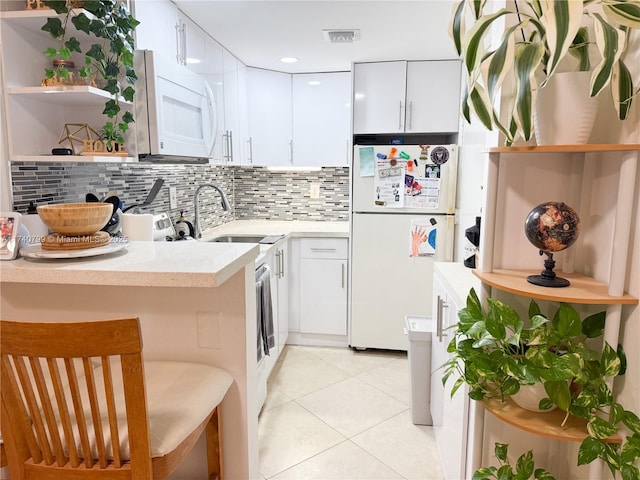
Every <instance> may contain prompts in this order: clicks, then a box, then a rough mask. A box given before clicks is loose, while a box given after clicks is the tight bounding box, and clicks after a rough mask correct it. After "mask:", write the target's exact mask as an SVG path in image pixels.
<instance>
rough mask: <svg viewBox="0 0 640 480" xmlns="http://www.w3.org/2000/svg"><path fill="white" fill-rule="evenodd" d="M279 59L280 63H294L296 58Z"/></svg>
mask: <svg viewBox="0 0 640 480" xmlns="http://www.w3.org/2000/svg"><path fill="white" fill-rule="evenodd" d="M280 61H281V62H282V63H296V62H297V61H298V59H297V58H296V57H282V58H281V59H280Z"/></svg>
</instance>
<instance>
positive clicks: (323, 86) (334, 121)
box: [293, 72, 351, 166]
mask: <svg viewBox="0 0 640 480" xmlns="http://www.w3.org/2000/svg"><path fill="white" fill-rule="evenodd" d="M350 80H351V74H350V73H349V72H334V73H322V74H297V75H293V163H294V165H304V166H345V165H348V164H349V134H350V129H349V105H350V103H349V95H350V90H351V87H350Z"/></svg>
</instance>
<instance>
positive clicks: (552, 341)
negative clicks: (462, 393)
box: [443, 289, 640, 480]
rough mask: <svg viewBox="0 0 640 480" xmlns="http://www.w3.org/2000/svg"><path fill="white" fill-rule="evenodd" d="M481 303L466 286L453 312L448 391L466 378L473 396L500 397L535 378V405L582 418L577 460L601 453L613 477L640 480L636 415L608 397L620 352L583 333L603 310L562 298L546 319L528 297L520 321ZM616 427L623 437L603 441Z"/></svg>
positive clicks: (600, 323) (597, 329)
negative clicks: (583, 313) (539, 392)
mask: <svg viewBox="0 0 640 480" xmlns="http://www.w3.org/2000/svg"><path fill="white" fill-rule="evenodd" d="M487 303H488V309H487V310H486V311H485V310H484V309H483V308H482V305H481V303H480V301H479V299H478V296H477V294H476V292H475V290H473V289H472V290H471V291H470V292H469V295H468V297H467V305H466V307H465V308H463V309H462V310H460V312H459V314H458V316H459V322H458V323H457V324H456V326H455V327H453V331H454V333H455V335H454V337H453V338H452V340H451V342H450V343H449V345H448V348H447V350H448V352H449V353H451V357H450V360H449V361H447V362H446V363H445V365H444V368H445V373H444V375H443V383H446V382H447V380H448V379H449V378H450V377H451V376H452V375H453V374H454V373H457V374H459V378H458V379H457V380H456V382H455V383H454V386H453V387H452V390H451V395H454V394H455V392H456V391H457V390H458V389H459V387H460V386H461V385H462V384H463V383H467V384H468V385H469V387H470V392H469V396H470V397H471V398H472V399H474V400H484V399H486V398H492V397H493V398H500V399H501V400H504V398H505V397H506V396H512V395H514V394H516V393H518V391H519V390H520V388H522V386H523V385H529V384H536V383H539V384H542V385H543V386H544V391H545V393H546V397H545V398H542V399H541V400H540V402H539V407H540V409H541V410H547V409H549V408H550V407H552V406H554V405H555V406H557V407H558V408H560V409H562V410H563V411H565V412H566V415H565V421H566V419H567V418H568V416H569V415H573V416H576V417H579V418H583V419H584V420H585V421H586V426H587V432H588V436H587V437H586V438H585V440H584V441H583V442H582V443H581V445H580V448H579V452H578V465H582V464H586V463H590V462H591V461H593V460H595V459H596V458H600V459H602V460H603V461H604V462H605V463H607V465H608V466H609V468H610V470H611V471H612V473H613V474H614V476H615V472H622V474H623V478H625V479H627V478H632V479H636V480H637V479H640V473H639V472H638V467H637V466H636V463H637V460H638V458H640V420H639V419H638V416H637V415H636V414H635V413H633V412H631V411H628V410H625V409H624V407H623V406H622V405H620V404H619V403H617V402H615V401H614V398H613V393H612V391H611V389H610V386H609V382H608V381H609V380H610V379H611V378H612V377H615V376H618V375H623V374H624V373H625V371H626V357H625V355H624V352H623V351H622V348H621V347H618V349H617V350H616V349H614V348H612V347H611V346H610V345H609V344H608V343H606V342H604V345H603V348H602V349H601V351H600V350H598V351H596V350H593V349H591V348H589V347H588V346H587V339H591V340H594V339H595V340H597V339H598V338H600V337H601V336H602V335H603V332H604V322H605V313H604V312H599V313H596V314H594V315H590V316H588V317H586V318H585V319H584V320H581V319H580V316H579V315H578V313H577V311H576V310H575V309H574V308H573V307H571V306H570V305H568V304H564V303H561V304H560V305H559V307H558V310H557V311H556V313H555V314H554V316H553V317H552V318H551V320H549V319H547V318H546V317H545V316H544V315H542V314H541V312H540V308H539V306H538V305H537V304H536V302H535V301H533V300H532V301H531V302H530V305H529V311H528V317H529V318H528V322H527V323H526V324H525V322H524V321H523V320H522V319H521V318H520V316H519V315H518V313H517V312H516V311H515V310H514V309H513V308H512V307H510V306H509V305H507V304H505V303H503V302H501V301H499V300H495V299H488V300H487ZM623 426H624V427H625V428H627V429H628V430H629V431H630V433H631V434H630V436H628V437H627V438H626V440H625V441H623V442H622V443H621V444H614V443H608V442H607V439H608V438H609V437H611V436H613V435H615V434H616V433H618V431H619V430H620V429H622V428H623Z"/></svg>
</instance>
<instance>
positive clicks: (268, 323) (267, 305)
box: [256, 265, 276, 355]
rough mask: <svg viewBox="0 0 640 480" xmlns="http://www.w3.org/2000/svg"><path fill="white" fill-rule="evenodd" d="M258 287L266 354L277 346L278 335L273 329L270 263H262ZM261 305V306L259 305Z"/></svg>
mask: <svg viewBox="0 0 640 480" xmlns="http://www.w3.org/2000/svg"><path fill="white" fill-rule="evenodd" d="M256 284H257V286H256V288H257V289H259V290H260V294H259V295H258V296H257V297H256V310H257V311H258V312H259V314H258V318H259V321H260V331H261V335H260V337H261V338H262V349H263V351H264V353H265V355H269V350H270V349H271V348H273V347H275V346H276V337H275V332H274V329H273V305H272V304H271V274H270V271H269V266H268V265H262V267H260V270H259V275H258V280H257V282H256ZM258 305H259V307H258Z"/></svg>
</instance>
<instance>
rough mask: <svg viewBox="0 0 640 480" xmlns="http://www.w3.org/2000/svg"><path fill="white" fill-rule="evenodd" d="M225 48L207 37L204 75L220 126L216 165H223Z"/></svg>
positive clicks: (215, 147)
mask: <svg viewBox="0 0 640 480" xmlns="http://www.w3.org/2000/svg"><path fill="white" fill-rule="evenodd" d="M223 51H224V49H223V47H222V45H220V44H219V43H218V42H216V41H215V40H214V39H213V38H212V37H210V36H209V35H206V36H205V61H204V66H203V73H202V75H203V76H204V77H205V78H206V79H207V81H208V82H209V86H210V87H211V90H212V91H213V96H214V98H215V102H216V105H215V108H216V118H217V119H218V125H217V127H216V140H215V143H214V145H213V153H212V157H213V161H214V163H223V158H222V154H223V151H222V147H223V138H222V134H223V133H224V103H225V100H224V69H223V63H222V55H223Z"/></svg>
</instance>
